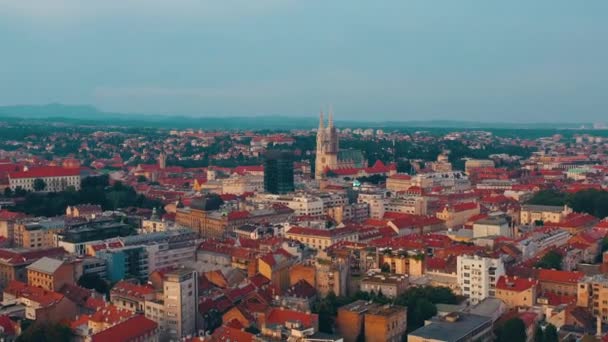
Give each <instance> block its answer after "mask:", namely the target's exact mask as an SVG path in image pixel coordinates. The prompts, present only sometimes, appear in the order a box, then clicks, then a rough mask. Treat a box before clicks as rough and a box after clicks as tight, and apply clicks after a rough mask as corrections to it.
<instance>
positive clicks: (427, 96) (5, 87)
mask: <svg viewBox="0 0 608 342" xmlns="http://www.w3.org/2000/svg"><path fill="white" fill-rule="evenodd" d="M607 18H608V1H606V0H584V1H582V0H579V1H572V0H510V1H488V0H478V1H477V0H444V1H441V0H214V1H211V0H89V1H84V0H0V105H10V104H44V103H51V102H60V103H66V104H91V105H95V106H97V107H98V108H100V109H102V110H106V111H120V112H137V113H150V114H187V115H207V116H228V115H263V114H280V115H294V116H296V115H297V116H304V115H316V113H317V112H318V110H319V108H321V107H323V106H328V105H330V104H331V105H333V108H334V111H335V115H336V117H337V118H339V119H387V120H388V119H390V120H428V119H450V120H480V121H512V122H522V121H534V122H543V121H569V122H572V121H583V120H587V121H599V120H604V121H608V19H607Z"/></svg>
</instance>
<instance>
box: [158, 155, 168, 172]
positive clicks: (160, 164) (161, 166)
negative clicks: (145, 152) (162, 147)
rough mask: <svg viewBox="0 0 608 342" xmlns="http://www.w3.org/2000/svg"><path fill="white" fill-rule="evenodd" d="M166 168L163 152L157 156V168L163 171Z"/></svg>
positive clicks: (165, 156) (165, 158)
mask: <svg viewBox="0 0 608 342" xmlns="http://www.w3.org/2000/svg"><path fill="white" fill-rule="evenodd" d="M166 167H167V155H166V154H165V152H161V153H160V154H159V155H158V168H159V169H161V170H164V169H165V168H166Z"/></svg>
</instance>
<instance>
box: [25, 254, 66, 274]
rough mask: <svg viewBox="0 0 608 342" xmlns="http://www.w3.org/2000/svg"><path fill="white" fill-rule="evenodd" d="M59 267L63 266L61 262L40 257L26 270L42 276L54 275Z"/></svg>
mask: <svg viewBox="0 0 608 342" xmlns="http://www.w3.org/2000/svg"><path fill="white" fill-rule="evenodd" d="M61 265H63V261H61V260H57V259H52V258H49V257H42V258H40V259H38V260H36V261H35V262H34V263H33V264H31V265H29V266H28V267H26V268H27V269H28V270H32V271H36V272H40V273H44V274H54V273H55V272H57V270H58V269H59V267H61Z"/></svg>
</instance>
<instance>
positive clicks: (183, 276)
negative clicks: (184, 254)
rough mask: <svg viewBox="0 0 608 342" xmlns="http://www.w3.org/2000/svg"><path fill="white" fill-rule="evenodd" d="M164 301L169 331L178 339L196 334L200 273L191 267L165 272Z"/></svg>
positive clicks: (172, 336)
mask: <svg viewBox="0 0 608 342" xmlns="http://www.w3.org/2000/svg"><path fill="white" fill-rule="evenodd" d="M163 302H164V306H165V307H164V311H165V315H166V320H165V321H166V322H165V323H166V326H167V329H166V331H167V333H168V336H169V338H170V339H172V340H174V341H177V340H180V339H182V338H184V337H187V336H192V335H194V334H196V332H197V331H196V315H197V308H198V274H197V272H196V271H194V270H192V269H189V268H178V269H176V270H173V271H170V272H168V273H166V274H165V276H164V279H163Z"/></svg>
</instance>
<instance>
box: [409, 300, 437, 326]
mask: <svg viewBox="0 0 608 342" xmlns="http://www.w3.org/2000/svg"><path fill="white" fill-rule="evenodd" d="M436 314H437V307H436V306H435V305H434V304H433V303H431V302H430V301H429V300H428V299H426V298H417V299H416V301H415V304H414V307H413V308H411V309H410V307H409V306H408V313H407V330H408V331H413V330H416V329H418V328H420V327H421V326H423V325H424V321H425V320H427V319H429V318H431V317H433V316H435V315H436Z"/></svg>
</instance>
